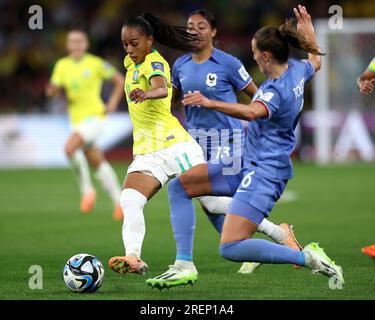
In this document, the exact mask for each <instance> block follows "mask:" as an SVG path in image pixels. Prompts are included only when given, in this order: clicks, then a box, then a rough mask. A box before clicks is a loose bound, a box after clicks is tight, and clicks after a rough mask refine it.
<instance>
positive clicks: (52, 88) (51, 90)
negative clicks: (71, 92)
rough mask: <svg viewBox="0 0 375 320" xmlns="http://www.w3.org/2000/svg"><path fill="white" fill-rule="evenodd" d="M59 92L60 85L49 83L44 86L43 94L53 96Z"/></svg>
mask: <svg viewBox="0 0 375 320" xmlns="http://www.w3.org/2000/svg"><path fill="white" fill-rule="evenodd" d="M59 93H60V87H58V86H56V85H54V84H51V83H49V84H48V85H47V87H46V91H45V94H46V96H47V97H53V96H56V95H57V94H59Z"/></svg>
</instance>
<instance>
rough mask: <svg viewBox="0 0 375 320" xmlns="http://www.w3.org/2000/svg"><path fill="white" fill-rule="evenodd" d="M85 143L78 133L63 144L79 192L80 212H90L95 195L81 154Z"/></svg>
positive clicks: (85, 161)
mask: <svg viewBox="0 0 375 320" xmlns="http://www.w3.org/2000/svg"><path fill="white" fill-rule="evenodd" d="M84 144H85V141H84V138H83V137H82V135H80V134H79V133H78V132H73V133H72V134H71V135H70V136H69V138H68V140H67V141H66V143H65V154H66V155H67V157H68V158H69V163H70V166H71V168H72V170H73V173H74V175H75V177H76V179H77V182H78V184H79V188H80V191H81V211H82V212H84V213H87V212H90V211H91V210H92V209H93V208H94V205H95V198H96V193H95V189H94V186H93V184H92V182H91V178H90V170H89V165H88V163H87V160H86V158H85V156H84V154H83V152H82V150H81V149H82V147H83V146H84Z"/></svg>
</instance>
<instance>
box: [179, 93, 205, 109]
mask: <svg viewBox="0 0 375 320" xmlns="http://www.w3.org/2000/svg"><path fill="white" fill-rule="evenodd" d="M181 103H182V104H183V105H184V106H187V105H190V106H202V107H206V108H210V107H212V101H211V100H209V99H207V98H206V97H205V96H204V95H203V94H201V93H200V92H193V93H187V94H185V95H184V98H183V99H182V100H181Z"/></svg>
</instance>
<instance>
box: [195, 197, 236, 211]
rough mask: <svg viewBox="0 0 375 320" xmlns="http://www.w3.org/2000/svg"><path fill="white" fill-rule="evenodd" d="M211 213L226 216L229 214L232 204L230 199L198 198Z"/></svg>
mask: <svg viewBox="0 0 375 320" xmlns="http://www.w3.org/2000/svg"><path fill="white" fill-rule="evenodd" d="M197 199H198V201H199V202H200V203H201V204H202V205H203V207H205V208H206V209H207V210H208V212H209V213H213V214H215V213H216V214H225V213H228V212H229V206H230V203H231V202H232V198H230V197H214V196H203V197H199V198H197Z"/></svg>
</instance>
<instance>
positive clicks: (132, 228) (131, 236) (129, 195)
mask: <svg viewBox="0 0 375 320" xmlns="http://www.w3.org/2000/svg"><path fill="white" fill-rule="evenodd" d="M146 203H147V198H146V197H145V196H144V195H143V194H142V193H140V192H138V191H137V190H134V189H129V188H126V189H124V190H122V192H121V196H120V204H121V208H122V211H123V213H124V217H125V218H124V223H123V225H122V240H123V241H124V247H125V255H130V256H134V257H136V258H140V257H141V251H142V243H143V239H144V237H145V233H146V227H145V218H144V216H143V207H144V206H145V204H146Z"/></svg>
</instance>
